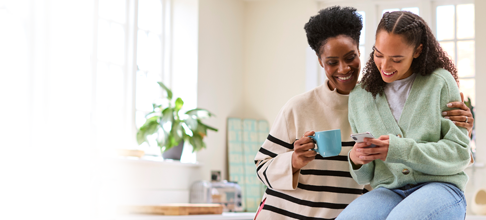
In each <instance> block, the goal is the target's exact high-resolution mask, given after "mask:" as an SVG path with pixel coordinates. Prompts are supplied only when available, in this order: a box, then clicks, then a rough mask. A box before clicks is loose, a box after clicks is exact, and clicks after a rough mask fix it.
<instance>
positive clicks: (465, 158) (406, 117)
mask: <svg viewBox="0 0 486 220" xmlns="http://www.w3.org/2000/svg"><path fill="white" fill-rule="evenodd" d="M457 78H458V77H457V70H456V68H455V67H454V64H453V63H452V61H451V60H450V59H449V58H448V56H447V54H446V53H445V52H444V51H443V50H442V48H441V47H440V45H439V43H438V42H437V40H436V38H435V37H434V35H433V34H432V31H431V30H430V28H429V27H428V26H427V24H426V23H425V21H424V20H423V19H422V18H421V17H419V16H418V15H416V14H413V13H411V12H404V11H395V12H390V13H389V12H387V13H385V14H384V15H383V17H382V19H381V21H380V23H379V25H378V28H377V30H376V43H375V47H374V50H373V52H372V53H371V58H370V60H369V61H368V63H367V65H366V67H365V69H364V75H363V79H362V82H361V83H360V84H359V85H358V86H356V88H355V89H354V90H353V91H352V92H351V94H350V96H349V123H350V125H351V128H352V130H353V132H355V133H361V132H371V133H372V134H373V135H375V137H378V138H374V139H371V138H369V139H366V140H365V141H364V142H362V143H356V144H355V145H354V147H353V149H352V150H351V151H350V154H349V168H350V170H351V175H352V177H353V178H354V179H355V180H356V181H357V182H358V183H359V184H370V185H371V186H372V187H373V190H372V191H370V192H369V193H367V194H365V195H363V196H361V197H359V198H358V199H356V200H355V201H353V202H352V203H351V204H350V205H349V206H348V207H347V208H346V209H345V210H344V211H343V212H342V213H341V215H339V217H338V218H337V219H364V220H366V219H393V220H400V219H450V220H454V219H464V218H465V215H466V201H465V198H464V188H465V186H466V183H467V180H468V177H467V175H466V173H465V172H464V169H465V168H466V167H467V165H468V164H469V163H470V147H469V137H468V135H467V133H468V131H467V129H465V128H461V127H458V126H456V125H455V123H454V122H452V121H451V120H448V119H447V118H444V117H442V112H443V111H447V110H450V108H448V107H446V105H447V103H449V102H453V101H460V100H461V96H460V93H459V89H458V86H457ZM468 120H469V118H468V117H467V116H464V117H462V121H463V122H468ZM372 144H373V145H375V146H373V147H370V146H371V145H372Z"/></svg>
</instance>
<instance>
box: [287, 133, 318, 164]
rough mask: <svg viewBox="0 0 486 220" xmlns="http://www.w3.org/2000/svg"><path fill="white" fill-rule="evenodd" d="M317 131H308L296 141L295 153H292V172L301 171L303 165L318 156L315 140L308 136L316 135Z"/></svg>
mask: <svg viewBox="0 0 486 220" xmlns="http://www.w3.org/2000/svg"><path fill="white" fill-rule="evenodd" d="M314 133H315V132H313V131H307V132H305V133H304V136H303V137H302V138H300V139H299V140H297V141H295V142H294V153H293V154H292V173H295V172H297V171H299V170H300V169H301V168H302V167H304V166H305V165H307V164H308V163H309V162H311V161H312V160H314V159H315V158H316V154H317V153H316V152H315V151H313V150H311V149H314V142H313V141H312V139H311V138H310V137H308V136H312V135H314Z"/></svg>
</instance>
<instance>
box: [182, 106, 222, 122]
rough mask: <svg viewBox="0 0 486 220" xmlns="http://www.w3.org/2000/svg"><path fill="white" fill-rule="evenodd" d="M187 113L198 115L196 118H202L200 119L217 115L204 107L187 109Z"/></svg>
mask: <svg viewBox="0 0 486 220" xmlns="http://www.w3.org/2000/svg"><path fill="white" fill-rule="evenodd" d="M185 114H186V115H190V116H193V115H194V116H196V118H200V119H204V118H209V117H212V116H215V115H214V114H213V113H211V112H209V111H208V110H206V109H202V108H195V109H191V110H189V111H187V112H186V113H185Z"/></svg>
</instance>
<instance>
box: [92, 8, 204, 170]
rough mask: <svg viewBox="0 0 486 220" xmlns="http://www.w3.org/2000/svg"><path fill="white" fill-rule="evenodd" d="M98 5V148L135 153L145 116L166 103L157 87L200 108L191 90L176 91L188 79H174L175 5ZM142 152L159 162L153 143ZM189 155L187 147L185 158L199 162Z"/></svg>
mask: <svg viewBox="0 0 486 220" xmlns="http://www.w3.org/2000/svg"><path fill="white" fill-rule="evenodd" d="M96 2H97V7H96V9H97V10H96V11H97V13H96V15H95V16H96V26H97V28H96V29H97V33H96V34H95V49H94V51H95V53H94V66H96V69H95V70H94V73H93V76H94V79H93V81H94V82H93V85H95V88H94V92H93V93H94V94H95V95H94V97H93V99H94V100H95V105H94V106H95V107H94V112H95V116H94V118H95V120H94V121H95V124H96V125H95V126H94V127H95V128H94V129H95V130H96V131H95V132H94V133H95V134H96V135H95V144H96V146H98V147H99V149H104V150H113V148H134V147H136V146H137V143H136V138H135V137H136V135H135V134H136V132H137V129H138V128H139V127H140V126H141V125H142V124H143V123H144V122H145V115H146V114H147V113H148V112H150V111H152V103H154V102H160V103H162V104H164V101H166V100H165V92H164V91H163V90H162V89H161V88H160V87H159V85H158V84H157V82H159V81H162V82H164V83H165V84H166V85H167V86H169V87H171V89H172V90H173V91H174V96H176V97H179V96H181V95H180V91H181V90H182V91H183V92H182V93H184V92H185V93H184V94H182V96H185V97H183V99H184V101H185V106H186V108H187V107H188V106H189V107H195V105H196V103H195V102H196V99H194V98H193V97H192V95H193V94H192V93H191V94H188V93H190V92H193V91H192V90H190V92H187V91H186V89H184V88H173V87H177V86H179V85H180V84H181V82H179V81H180V80H184V79H178V78H176V77H174V76H172V75H171V72H172V65H171V64H172V63H171V62H172V60H171V56H172V54H171V53H172V51H171V47H172V46H171V45H172V42H171V40H172V32H171V31H172V20H171V18H172V17H171V13H172V5H171V4H172V1H171V0H98V1H96ZM193 78H195V77H193ZM179 87H180V86H179ZM195 88H196V87H195ZM175 90H176V91H175ZM188 91H189V90H188ZM195 91H197V90H195ZM187 96H190V98H187ZM138 148H139V149H142V150H144V151H145V153H146V155H151V156H157V157H158V158H160V157H161V153H160V148H158V147H156V143H155V142H154V143H153V144H151V145H150V146H149V145H148V144H146V143H144V144H142V145H141V146H139V147H138ZM191 151H192V150H191V148H190V147H185V148H184V153H183V154H184V155H188V156H186V157H187V158H189V161H191V162H195V154H192V153H191ZM154 159H157V158H154ZM186 161H187V160H186Z"/></svg>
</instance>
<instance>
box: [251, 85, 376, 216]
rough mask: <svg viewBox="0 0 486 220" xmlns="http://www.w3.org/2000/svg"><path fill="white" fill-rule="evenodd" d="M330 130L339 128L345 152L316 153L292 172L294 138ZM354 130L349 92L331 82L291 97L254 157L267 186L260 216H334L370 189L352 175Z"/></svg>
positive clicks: (261, 177) (261, 178)
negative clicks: (350, 160)
mask: <svg viewBox="0 0 486 220" xmlns="http://www.w3.org/2000/svg"><path fill="white" fill-rule="evenodd" d="M331 129H341V135H342V137H341V138H342V140H343V142H342V151H341V153H340V154H339V155H338V156H335V157H327V158H324V157H321V156H320V155H317V156H316V159H315V160H313V161H311V162H310V163H309V164H307V165H306V166H305V167H303V168H302V169H301V170H300V172H296V173H295V174H292V162H291V161H292V153H293V142H294V141H295V140H296V139H298V138H300V137H302V135H303V134H304V133H305V132H306V131H323V130H331ZM350 134H351V127H350V125H349V122H348V95H341V94H339V93H337V91H336V90H334V91H332V90H330V89H329V87H328V86H327V81H326V82H325V83H324V84H323V85H321V86H319V87H317V88H315V89H313V90H312V91H309V92H306V93H303V94H301V95H298V96H295V97H293V98H292V99H290V100H289V101H288V102H287V103H286V104H285V106H284V107H283V108H282V110H281V111H280V113H279V115H278V116H277V118H276V119H275V122H274V124H273V126H272V128H271V130H270V134H269V135H268V138H267V140H266V141H265V142H264V143H263V145H262V147H261V148H260V150H259V152H258V153H257V155H256V157H255V164H256V166H257V168H256V170H257V175H258V178H259V179H260V180H261V181H262V182H263V183H264V184H265V185H266V186H267V190H266V193H265V195H264V198H263V199H266V200H265V205H264V207H263V209H262V210H261V212H260V213H259V214H258V216H257V218H256V219H334V218H336V217H337V216H338V215H339V213H341V211H342V210H343V209H344V208H345V207H346V206H347V205H348V204H349V203H351V201H353V200H354V199H356V198H357V197H358V196H360V195H361V194H362V193H363V192H364V191H366V189H364V186H363V185H358V184H357V183H356V182H355V181H354V180H353V178H352V177H351V175H350V173H349V165H348V156H347V155H348V152H349V151H350V150H351V148H352V147H353V145H354V142H353V141H352V140H351V138H350Z"/></svg>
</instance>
